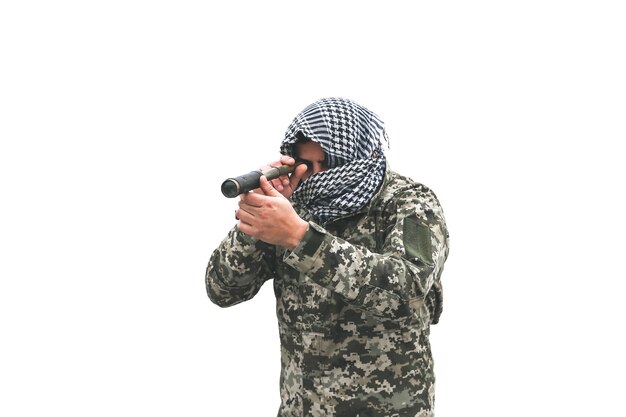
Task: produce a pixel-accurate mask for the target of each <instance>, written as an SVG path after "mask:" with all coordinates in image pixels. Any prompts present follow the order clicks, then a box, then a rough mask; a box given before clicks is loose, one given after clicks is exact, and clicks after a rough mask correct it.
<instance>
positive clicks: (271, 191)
mask: <svg viewBox="0 0 626 417" xmlns="http://www.w3.org/2000/svg"><path fill="white" fill-rule="evenodd" d="M259 185H260V186H261V190H263V192H264V193H265V195H268V196H270V197H278V196H281V195H282V194H281V193H279V192H278V191H277V190H276V188H274V187H273V186H272V184H271V183H270V182H269V181H268V180H267V178H265V175H261V178H259Z"/></svg>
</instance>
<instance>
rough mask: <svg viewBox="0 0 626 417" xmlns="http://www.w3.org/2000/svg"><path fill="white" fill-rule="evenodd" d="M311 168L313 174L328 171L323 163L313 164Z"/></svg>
mask: <svg viewBox="0 0 626 417" xmlns="http://www.w3.org/2000/svg"><path fill="white" fill-rule="evenodd" d="M312 165H313V166H312V167H311V172H312V173H313V174H317V173H318V172H322V171H325V170H326V167H325V166H324V164H322V163H321V162H313V163H312Z"/></svg>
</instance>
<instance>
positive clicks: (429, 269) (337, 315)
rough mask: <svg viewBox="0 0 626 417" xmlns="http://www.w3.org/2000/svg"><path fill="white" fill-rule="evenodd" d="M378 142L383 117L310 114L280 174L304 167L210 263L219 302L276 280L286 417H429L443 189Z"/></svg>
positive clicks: (263, 200) (275, 188) (336, 111)
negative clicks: (402, 166)
mask: <svg viewBox="0 0 626 417" xmlns="http://www.w3.org/2000/svg"><path fill="white" fill-rule="evenodd" d="M383 141H385V142H386V141H387V135H386V133H385V130H384V125H383V122H382V121H381V120H380V119H379V118H378V116H376V114H374V113H372V112H371V111H369V110H368V109H366V108H365V107H363V106H361V105H359V104H357V103H355V102H353V101H351V100H346V99H341V98H324V99H321V100H318V101H316V102H315V103H313V104H311V105H310V106H308V107H307V108H305V109H304V110H303V111H302V112H301V113H300V114H298V115H297V116H296V118H295V119H294V120H293V122H292V123H291V125H290V126H289V127H288V129H287V132H286V134H285V139H284V140H283V142H282V145H281V148H280V151H281V154H283V156H282V157H281V159H280V161H277V162H275V163H273V164H272V165H278V164H294V163H295V162H296V160H302V161H304V162H307V165H299V166H298V167H297V168H296V169H295V171H294V172H293V173H292V174H291V175H290V176H283V177H281V178H278V179H274V180H272V181H271V182H270V181H268V180H267V179H266V178H265V177H261V180H260V188H259V189H257V190H254V191H253V192H249V193H246V194H243V195H242V196H240V201H239V209H238V210H237V211H236V217H237V219H238V223H237V225H236V227H234V228H233V229H232V230H231V231H230V232H229V233H228V235H227V236H226V238H225V239H224V240H223V241H222V243H221V244H220V245H219V247H218V248H217V249H216V250H215V251H214V252H213V254H212V256H211V258H210V261H209V265H208V268H207V271H206V287H207V292H208V295H209V298H210V299H211V301H213V302H214V303H215V304H217V305H219V306H222V307H226V306H231V305H234V304H237V303H240V302H242V301H246V300H249V299H250V298H252V297H253V296H254V295H255V294H256V293H257V292H258V291H259V289H260V287H261V286H262V285H263V283H264V282H265V281H267V280H269V279H273V280H274V292H275V294H276V301H277V303H276V310H277V316H278V325H279V333H280V342H281V364H282V369H281V378H280V394H281V406H280V410H279V412H278V415H279V417H287V416H337V417H356V416H361V417H365V416H367V417H383V416H421V417H424V416H432V415H433V407H434V383H435V376H434V372H433V360H432V356H431V351H430V344H429V331H430V325H431V324H434V323H437V321H438V319H439V315H440V314H441V309H442V289H441V281H440V277H441V273H442V270H443V266H444V262H445V261H446V258H447V256H448V232H447V229H446V224H445V220H444V216H443V211H442V209H441V206H440V205H439V202H438V200H437V198H436V196H435V194H434V193H433V192H432V191H431V190H430V189H428V188H427V187H425V186H424V185H421V184H418V183H416V182H414V181H412V180H411V179H409V178H406V177H404V176H401V175H399V174H397V173H395V172H393V171H391V170H390V169H388V166H387V161H386V158H385V155H384V152H383Z"/></svg>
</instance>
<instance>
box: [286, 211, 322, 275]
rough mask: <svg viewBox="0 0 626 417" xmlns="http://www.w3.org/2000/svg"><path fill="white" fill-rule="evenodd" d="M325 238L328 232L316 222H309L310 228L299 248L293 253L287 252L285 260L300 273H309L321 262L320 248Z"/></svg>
mask: <svg viewBox="0 0 626 417" xmlns="http://www.w3.org/2000/svg"><path fill="white" fill-rule="evenodd" d="M325 238H326V230H325V229H324V228H323V227H322V226H320V225H318V224H316V223H314V222H309V228H308V229H307V231H306V233H305V234H304V236H303V237H302V240H301V241H300V243H299V244H298V246H296V247H295V248H294V249H293V250H292V251H291V252H289V251H286V252H285V256H284V258H283V260H284V261H285V263H286V264H287V265H289V266H291V267H292V268H294V269H297V270H298V271H300V272H305V273H306V272H309V271H310V270H312V269H313V268H314V267H315V266H316V264H317V263H319V262H320V260H319V259H318V258H319V253H320V248H321V247H322V243H324V239H325ZM318 266H319V265H318Z"/></svg>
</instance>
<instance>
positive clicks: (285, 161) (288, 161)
mask: <svg viewBox="0 0 626 417" xmlns="http://www.w3.org/2000/svg"><path fill="white" fill-rule="evenodd" d="M279 162H280V164H281V165H293V164H295V163H296V160H295V159H293V158H292V157H291V156H289V155H283V156H281V157H280V161H279Z"/></svg>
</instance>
